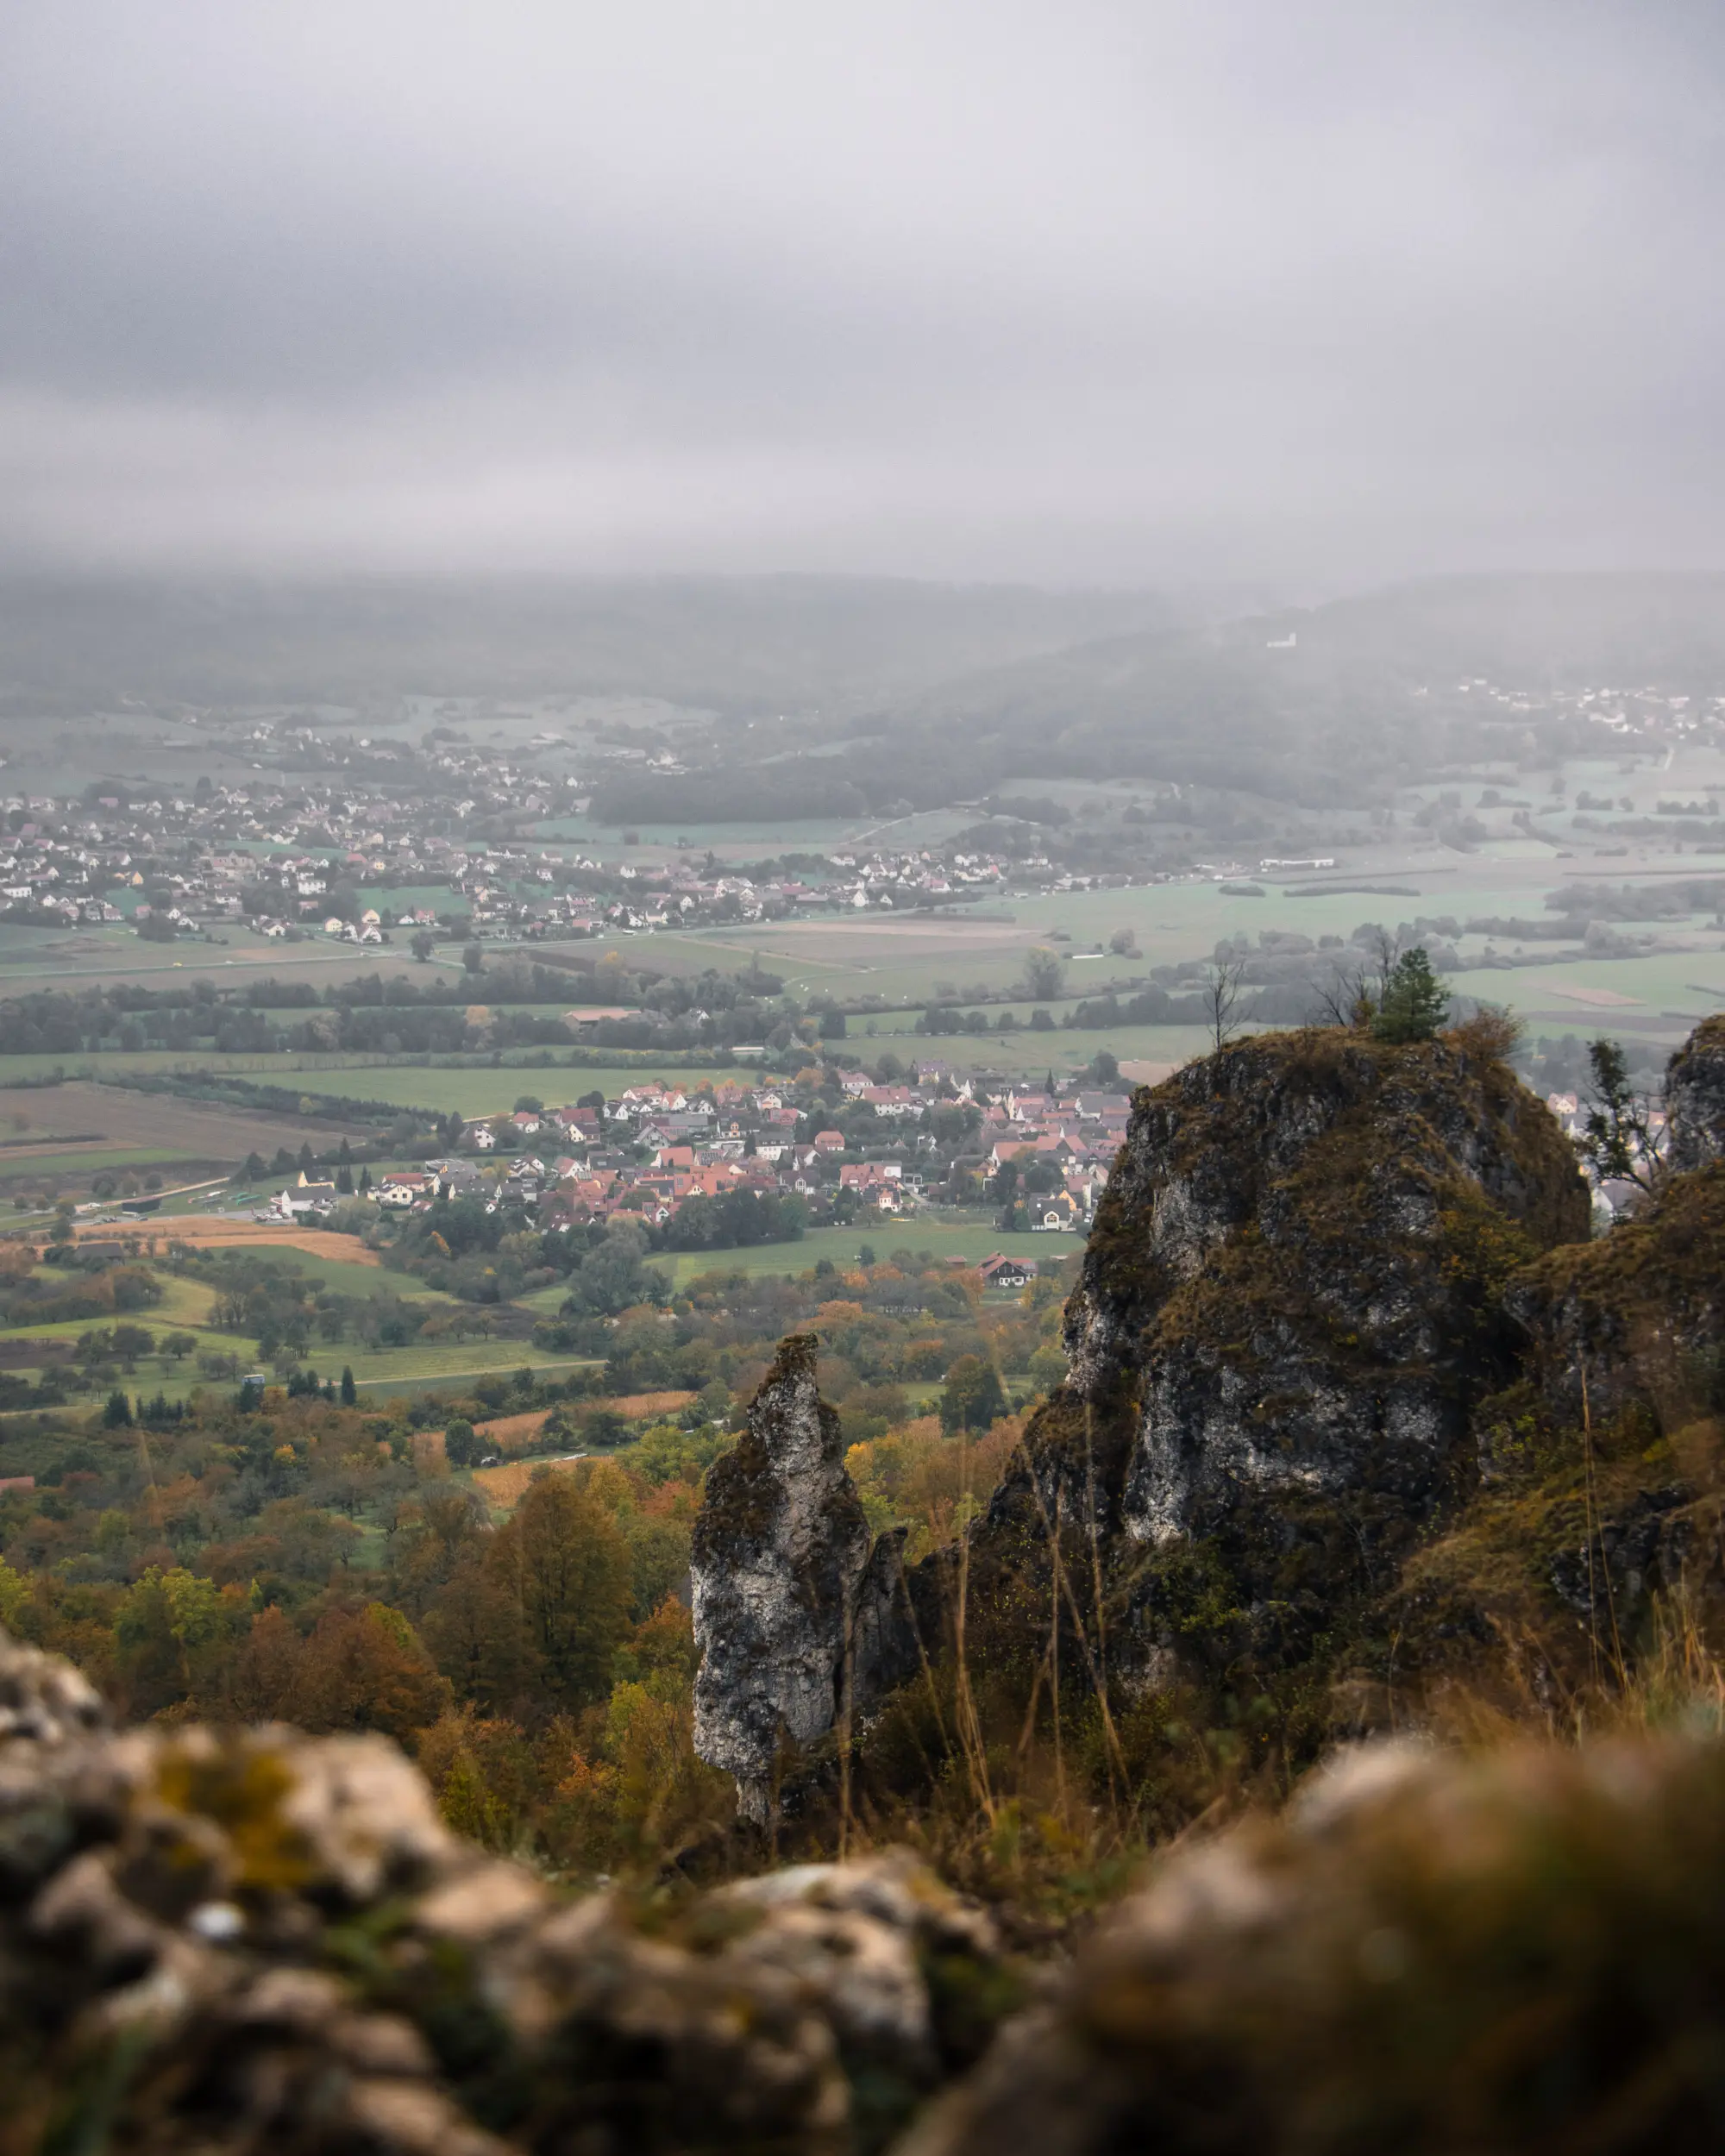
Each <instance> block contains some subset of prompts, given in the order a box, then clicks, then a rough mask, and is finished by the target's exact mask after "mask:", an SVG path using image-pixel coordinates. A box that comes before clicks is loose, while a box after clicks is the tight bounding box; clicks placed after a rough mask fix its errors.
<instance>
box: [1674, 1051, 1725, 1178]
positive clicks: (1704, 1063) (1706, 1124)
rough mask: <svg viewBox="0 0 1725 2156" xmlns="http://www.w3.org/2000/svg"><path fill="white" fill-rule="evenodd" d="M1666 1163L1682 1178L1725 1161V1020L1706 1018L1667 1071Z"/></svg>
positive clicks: (1678, 1052)
mask: <svg viewBox="0 0 1725 2156" xmlns="http://www.w3.org/2000/svg"><path fill="white" fill-rule="evenodd" d="M1665 1118H1666V1122H1665V1162H1666V1165H1667V1166H1668V1167H1669V1168H1670V1169H1672V1171H1673V1173H1675V1174H1678V1175H1683V1174H1686V1173H1687V1172H1688V1171H1689V1170H1690V1169H1696V1168H1704V1167H1705V1166H1706V1165H1707V1163H1709V1161H1716V1160H1719V1159H1721V1158H1725V1018H1703V1020H1702V1022H1701V1024H1700V1025H1697V1027H1696V1029H1695V1031H1694V1032H1692V1033H1691V1035H1690V1037H1689V1038H1688V1039H1687V1040H1686V1041H1685V1042H1684V1044H1683V1046H1682V1047H1681V1048H1680V1049H1678V1051H1677V1053H1676V1055H1675V1056H1672V1059H1671V1062H1670V1064H1669V1066H1668V1067H1667V1069H1666V1071H1665Z"/></svg>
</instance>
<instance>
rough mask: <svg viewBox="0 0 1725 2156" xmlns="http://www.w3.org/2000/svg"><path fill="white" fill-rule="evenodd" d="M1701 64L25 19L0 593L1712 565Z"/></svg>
mask: <svg viewBox="0 0 1725 2156" xmlns="http://www.w3.org/2000/svg"><path fill="white" fill-rule="evenodd" d="M1722 61H1725V42H1722V33H1721V29H1720V27H1719V23H1718V20H1717V18H1716V15H1715V13H1714V12H1713V11H1712V10H1710V9H1702V8H1691V7H1689V6H1687V5H1669V6H1664V7H1659V6H1655V7H1653V8H1648V7H1647V6H1640V7H1629V6H1613V5H1602V6H1598V7H1594V8H1590V9H1574V8H1572V7H1565V6H1558V5H1546V4H1537V5H1535V4H1529V5H1521V6H1516V5H1509V6H1503V5H1496V6H1485V5H1479V6H1473V5H1467V4H1459V5H1453V6H1448V7H1446V8H1444V9H1411V8H1410V9H1399V8H1389V9H1384V8H1379V7H1376V6H1371V5H1366V4H1363V3H1361V4H1354V5H1342V4H1336V3H1335V0H1332V3H1331V4H1327V5H1323V4H1316V5H1312V6H1308V7H1304V8H1300V9H1290V8H1288V7H1285V6H1283V5H1279V4H1277V3H1276V0H1238V4H1235V5H1232V6H1229V7H1225V8H1220V9H1217V8H1209V7H1201V6H1197V5H1191V6H1177V7H1176V6H1170V5H1166V4H1155V3H1153V0H1152V3H1149V4H1145V3H1144V0H1140V3H1139V4H1131V3H1129V0H1122V3H1120V4H1102V3H1101V0H1091V3H1090V4H1085V0H1076V4H1075V3H1074V0H1066V4H1063V5H1054V4H1036V5H1032V4H1028V3H1027V0H994V4H992V5H988V6H983V5H981V4H972V0H948V4H945V5H943V6H941V7H939V8H936V9H929V8H927V7H925V6H913V5H910V4H904V3H902V0H899V3H895V4H888V5H873V6H870V7H869V8H862V7H857V6H854V5H852V4H850V0H829V3H828V4H826V5H824V6H818V7H815V8H806V7H794V6H791V5H788V4H782V3H777V4H767V3H766V0H754V3H753V4H751V3H750V0H733V4H731V5H729V6H727V7H725V8H721V9H714V8H712V7H711V6H704V5H701V4H699V0H687V3H686V4H673V0H643V4H641V5H638V6H637V7H635V8H632V9H612V8H603V9H602V8H599V7H598V6H596V5H568V4H565V5H554V4H545V5H524V4H523V5H514V6H511V5H507V4H491V5H486V6H485V7H480V6H477V5H473V6H466V7H442V8H427V7H424V6H423V5H416V6H408V5H405V4H397V3H396V0H372V3H371V4H366V3H365V0H360V3H359V4H354V3H353V0H349V4H348V5H345V6H336V5H331V4H326V3H325V0H304V3H303V4H300V5H297V6H293V7H286V6H282V7H272V6H264V7H260V8H256V9H233V8H231V7H229V6H225V5H223V6H218V5H213V4H208V3H207V0H176V5H175V6H174V7H173V9H161V8H160V7H159V6H156V5H154V4H147V0H140V3H139V4H123V3H122V0H96V3H93V4H83V5H80V4H78V0H60V4H55V5H47V4H38V3H37V0H15V4H14V6H13V7H12V8H11V9H9V10H8V11H7V13H6V15H5V16H4V19H3V22H0V190H3V199H4V201H5V202H6V204H7V211H6V215H5V216H4V219H3V222H0V494H3V498H4V499H5V501H6V503H7V505H8V514H7V516H6V518H5V524H4V533H3V537H0V545H3V547H4V548H6V550H7V551H8V552H9V554H10V555H12V556H13V557H14V558H16V559H25V560H28V559H59V560H66V559H70V560H74V561H76V560H86V559H88V560H117V561H135V560H155V561H163V560H173V559H175V558H181V559H185V560H186V561H227V560H234V559H242V560H244V561H248V562H250V563H254V564H255V565H257V566H260V567H268V566H270V565H272V564H277V563H279V564H281V565H284V566H296V567H297V566H302V565H305V564H310V563H318V564H330V563H340V562H343V561H348V562H354V563H361V562H373V561H374V562H380V563H397V562H400V563H426V564H433V563H435V564H449V565H460V564H464V563H470V562H475V561H509V562H511V563H522V564H525V563H536V562H543V563H545V564H548V565H559V566H561V565H568V566H579V567H731V566H736V567H822V568H856V569H871V570H879V569H888V570H892V569H906V570H911V571H914V572H918V573H934V574H950V575H960V576H965V575H988V574H999V573H1008V574H1019V575H1030V576H1036V577H1043V578H1048V579H1057V580H1065V579H1069V578H1074V577H1086V578H1089V577H1103V578H1112V579H1121V580H1125V579H1133V578H1162V577H1167V576H1170V575H1184V574H1188V573H1198V574H1236V573H1244V574H1252V575H1261V574H1283V575H1288V576H1295V575H1297V576H1311V575H1319V576H1331V577H1342V576H1359V575H1363V574H1374V573H1376V574H1387V573H1396V572H1398V571H1402V570H1405V569H1413V568H1421V567H1445V566H1510V565H1515V564H1522V563H1537V564H1543V565H1553V566H1564V565H1565V564H1568V563H1575V564H1577V565H1580V564H1584V563H1585V564H1589V565H1600V566H1606V565H1611V564H1615V563H1620V562H1629V561H1658V562H1669V563H1674V564H1683V563H1689V562H1696V563H1711V562H1715V561H1718V559H1719V558H1720V553H1721V548H1720V543H1719V542H1720V531H1719V518H1718V512H1717V510H1716V506H1715V504H1716V500H1717V499H1718V498H1719V496H1720V492H1721V481H1722V479H1725V471H1722V469H1721V463H1722V452H1721V448H1720V446H1719V445H1720V444H1721V442H1722V441H1725V430H1722V428H1721V425H1720V421H1721V417H1722V414H1721V411H1720V409H1719V407H1720V400H1721V396H1722V392H1721V389H1720V386H1719V385H1720V383H1721V381H1722V379H1725V373H1722V369H1721V367H1720V360H1721V357H1722V352H1721V345H1722V327H1725V325H1722V322H1721V298H1722V293H1721V280H1720V276H1719V273H1718V270H1717V267H1716V239H1715V234H1716V225H1717V221H1718V216H1719V210H1720V207H1721V203H1722V196H1725V185H1722V183H1725V171H1722V164H1725V147H1722V135H1721V130H1720V129H1719V128H1718V125H1717V120H1718V112H1719V105H1720V96H1721V91H1722V86H1725V84H1722V78H1725V66H1722Z"/></svg>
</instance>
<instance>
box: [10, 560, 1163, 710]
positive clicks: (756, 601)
mask: <svg viewBox="0 0 1725 2156" xmlns="http://www.w3.org/2000/svg"><path fill="white" fill-rule="evenodd" d="M1171 618H1173V609H1172V608H1171V607H1170V604H1169V602H1168V601H1167V600H1165V599H1162V598H1160V597H1158V596H1157V595H1155V594H1153V593H1147V592H1099V591H1076V592H1050V591H1041V590H1035V589H1032V588H1030V587H1028V586H1005V585H978V586H950V585H932V584H918V583H914V582H912V581H910V580H884V579H883V580H875V579H863V578H826V577H802V576H772V577H748V578H743V577H739V578H718V577H636V578H618V579H616V580H591V579H568V578H555V577H497V578H480V577H435V576H355V577H349V578H342V579H340V580H323V581H316V582H313V581H304V582H297V581H284V582H268V583H266V582H259V581H243V580H231V581H220V580H189V581H180V580H173V581H170V580H147V579H143V578H129V579H117V578H116V579H97V578H71V577H66V578H55V579H48V578H40V577H39V578H23V577H20V578H14V579H9V580H0V695H3V696H4V697H5V698H6V699H7V700H8V701H9V703H10V705H12V706H13V707H14V708H16V707H17V706H18V705H20V704H21V703H22V704H29V703H33V702H34V703H35V704H37V705H43V706H45V707H47V708H50V709H73V708H83V707H84V706H85V705H88V704H89V703H90V702H91V701H92V700H94V701H100V700H102V699H104V698H112V697H115V696H117V695H120V694H130V695H133V696H143V697H160V698H166V699H185V700H186V701H190V702H194V703H198V702H206V701H229V702H241V703H245V702H269V701H276V700H281V699H286V700H290V701H292V700H308V701H317V700H325V701H331V702H344V701H351V700H354V699H374V698H379V697H389V696H396V695H400V694H403V693H409V692H414V691H418V692H435V693H442V694H447V695H481V696H483V695H497V694H513V695H522V694H536V693H557V692H562V693H595V694H605V693H627V694H637V695H644V696H653V697H661V698H663V699H667V700H668V701H670V702H674V703H685V704H694V705H708V706H711V707H712V708H714V709H716V710H720V711H739V710H740V711H754V710H762V709H768V708H770V709H772V710H774V711H780V710H796V711H803V710H811V709H814V708H821V709H824V710H826V711H844V710H854V709H856V708H858V707H859V706H868V705H875V704H878V703H880V702H881V700H883V699H898V698H902V697H906V696H909V695H913V694H914V693H916V692H917V691H919V690H920V689H922V688H925V687H926V686H929V685H931V683H933V682H935V681H938V680H943V679H944V678H945V677H947V676H948V675H950V674H963V673H967V672H969V671H970V670H972V669H974V668H977V667H987V666H990V665H996V664H1001V663H1005V662H1009V661H1013V660H1016V659H1021V658H1026V657H1029V656H1032V655H1036V654H1038V653H1042V652H1045V651H1051V650H1055V649H1059V648H1061V647H1063V646H1064V645H1067V644H1070V643H1076V642H1082V641H1085V640H1088V639H1091V638H1095V637H1098V636H1110V635H1119V634H1121V633H1123V632H1126V631H1128V630H1145V629H1147V628H1151V627H1153V626H1157V625H1160V624H1164V623H1166V622H1167V621H1169V620H1170V619H1171Z"/></svg>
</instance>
